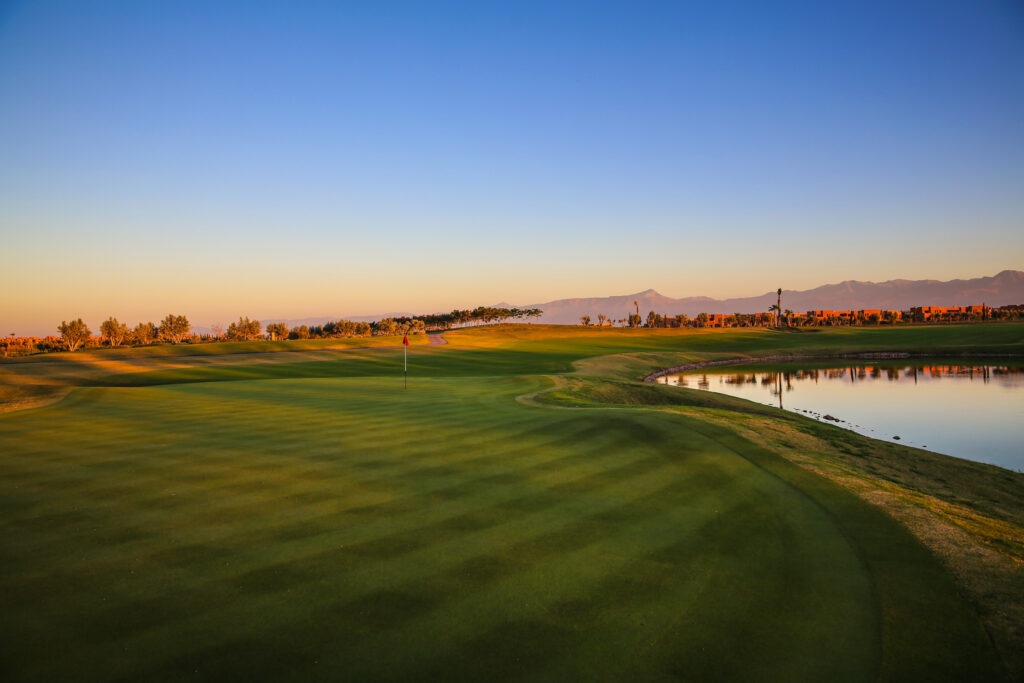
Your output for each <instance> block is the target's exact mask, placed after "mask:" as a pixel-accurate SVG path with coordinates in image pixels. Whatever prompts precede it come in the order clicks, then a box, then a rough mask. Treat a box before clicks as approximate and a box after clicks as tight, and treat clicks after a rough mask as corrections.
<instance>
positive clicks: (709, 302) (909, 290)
mask: <svg viewBox="0 0 1024 683" xmlns="http://www.w3.org/2000/svg"><path fill="white" fill-rule="evenodd" d="M775 300H776V293H775V292H774V291H772V292H767V293H765V294H761V295H759V296H750V297H740V298H733V299H713V298H711V297H706V296H689V297H682V298H679V299H674V298H672V297H669V296H665V295H663V294H660V293H658V292H656V291H654V290H653V289H648V290H646V291H643V292H637V293H635V294H623V295H620V296H605V297H589V298H580V299H556V300H555V301H546V302H543V303H535V304H528V305H525V306H523V305H521V306H519V308H539V309H541V310H542V311H544V315H543V316H541V317H540V318H539V319H536V320H537V321H538V322H542V323H552V324H573V323H578V322H579V319H580V316H583V315H589V316H590V317H591V318H592V319H593V320H594V322H596V321H597V316H598V314H599V313H603V314H604V315H606V316H608V317H609V318H610V319H612V320H620V319H622V318H625V317H626V316H627V315H629V314H630V313H631V312H633V311H635V310H636V308H635V306H634V304H633V302H634V301H636V302H637V303H638V305H639V306H640V314H641V315H642V316H646V315H647V312H648V311H656V312H658V313H661V314H663V315H679V314H680V313H685V314H686V315H688V316H691V317H693V316H695V315H697V314H698V313H757V312H760V311H767V310H768V307H769V306H771V305H772V304H774V303H775ZM981 303H984V304H988V305H989V306H1003V305H1006V304H1024V271H1019V270H1004V271H1002V272H1001V273H999V274H998V275H993V276H991V277H979V278H972V279H969V280H948V281H945V282H943V281H940V280H887V281H886V282H862V281H860V280H846V281H844V282H840V283H838V284H833V285H822V286H821V287H815V288H814V289H806V290H800V291H795V290H789V289H783V290H782V308H783V309H790V310H792V311H796V312H803V311H809V310H813V309H831V310H860V309H865V308H867V309H871V308H881V309H886V310H899V311H903V310H907V309H909V308H910V307H912V306H965V305H968V304H981ZM493 305H494V306H496V307H503V308H510V307H512V304H508V303H505V302H502V303H499V304H493ZM419 313H422V311H419ZM411 315H414V313H412V312H406V311H402V312H392V313H381V314H379V315H363V316H345V315H339V316H325V317H318V318H301V319H298V318H296V319H290V320H277V319H269V318H268V319H266V320H264V323H267V322H284V323H285V324H287V325H288V326H289V327H297V326H299V325H322V324H324V323H325V322H328V321H330V320H340V319H346V320H355V321H366V322H370V321H374V320H381V319H382V318H389V317H396V316H411ZM197 329H199V328H197ZM202 329H204V330H205V328H202Z"/></svg>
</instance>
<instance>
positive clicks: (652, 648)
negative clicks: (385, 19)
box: [0, 323, 1024, 681]
mask: <svg viewBox="0 0 1024 683" xmlns="http://www.w3.org/2000/svg"><path fill="white" fill-rule="evenodd" d="M410 341H411V342H412V345H411V346H410V347H409V349H408V388H404V384H403V352H404V350H403V348H402V346H401V338H400V337H398V338H394V337H374V338H372V339H369V340H368V339H348V340H307V341H292V342H288V341H285V342H252V343H244V342H240V343H234V344H227V343H222V344H210V345H186V344H183V345H162V346H154V347H140V348H125V349H110V350H104V349H96V350H87V351H81V352H77V353H74V354H69V353H59V354H46V355H39V356H30V357H24V358H17V359H7V360H3V361H0V402H3V403H2V405H0V410H3V412H0V506H2V514H0V537H2V539H3V541H2V544H0V594H2V595H3V601H2V607H0V610H2V612H0V677H2V678H3V680H6V681H69V680H88V681H92V680H97V681H98V680H147V681H183V680H218V681H220V680H238V681H248V680H274V681H282V680H296V681H307V680H325V681H336V680H351V681H364V680H410V679H416V680H433V681H437V680H472V681H479V680H524V679H526V680H550V681H565V680H643V681H648V680H692V681H711V680H721V681H740V680H757V681H876V680H883V681H918V680H919V681H937V680H958V681H1003V680H1017V679H1019V678H1021V677H1024V655H1022V654H1021V653H1022V652H1024V632H1022V628H1024V627H1022V626H1021V624H1022V623H1024V571H1022V568H1024V474H1021V473H1018V472H1012V471H1010V470H1006V469H1002V468H999V467H995V466H992V465H985V464H981V463H975V462H969V461H966V460H961V459H957V458H952V457H948V456H945V455H940V454H936V453H931V452H927V451H923V450H918V449H914V448H909V447H906V446H902V445H899V444H895V443H884V442H881V441H876V440H873V439H870V438H867V437H864V436H861V435H858V434H854V433H852V432H849V431H846V430H843V429H840V428H839V427H835V426H831V425H828V424H823V423H821V422H817V421H815V420H812V419H809V418H806V417H802V416H799V415H795V414H793V413H788V412H784V411H782V410H778V409H776V408H772V407H769V406H765V405H762V404H757V403H752V402H748V401H743V400H740V399H735V398H730V397H727V396H722V395H718V394H715V393H713V392H708V391H699V390H695V389H686V388H678V387H668V386H662V385H657V384H653V383H651V382H645V381H643V378H645V377H648V376H650V375H651V374H652V373H656V372H658V371H659V370H662V369H665V368H671V367H677V366H682V365H684V364H687V363H694V362H699V361H720V360H726V359H742V358H754V357H772V358H774V357H777V356H780V355H781V356H785V355H804V356H834V355H839V354H864V353H874V354H884V353H893V352H907V353H915V354H935V355H943V356H945V357H950V356H961V355H965V356H971V355H973V356H978V357H983V356H987V357H1001V358H1008V357H1018V358H1020V357H1022V356H1024V324H1018V323H991V324H974V325H945V326H923V325H922V326H907V327H864V328H856V327H844V328H815V329H808V330H783V329H770V328H752V329H724V330H711V329H693V328H689V329H650V330H649V329H636V330H633V329H622V328H608V329H600V328H585V327H572V326H549V325H498V326H483V327H478V328H466V329H458V330H452V331H448V332H444V333H443V334H442V333H432V334H431V336H429V337H428V336H427V335H418V336H415V337H410Z"/></svg>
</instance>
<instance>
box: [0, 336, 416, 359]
mask: <svg viewBox="0 0 1024 683" xmlns="http://www.w3.org/2000/svg"><path fill="white" fill-rule="evenodd" d="M401 343H402V337H400V336H398V337H394V336H392V337H352V338H343V339H288V340H282V341H265V340H261V341H249V342H245V341H239V342H210V343H205V344H156V345H153V346H120V347H116V348H96V349H83V350H80V351H75V352H74V353H68V352H60V353H40V354H33V355H31V356H12V357H11V358H0V364H3V363H11V364H16V363H52V362H73V363H78V362H84V361H88V362H98V361H108V360H122V359H134V358H180V357H186V356H223V355H228V354H234V353H282V352H289V351H292V352H294V351H344V350H349V349H354V348H363V347H383V346H398V345H400V344H401ZM427 343H429V340H428V339H427V336H426V335H422V334H419V335H416V334H414V335H411V336H410V337H409V344H410V345H413V346H419V345H422V344H427Z"/></svg>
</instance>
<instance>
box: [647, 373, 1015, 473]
mask: <svg viewBox="0 0 1024 683" xmlns="http://www.w3.org/2000/svg"><path fill="white" fill-rule="evenodd" d="M808 365H810V363H809V364H808ZM813 365H815V367H807V366H803V367H801V366H799V365H796V364H782V365H781V366H779V365H776V368H778V369H773V370H753V369H743V368H735V367H734V368H722V369H720V370H714V369H711V368H709V369H707V370H703V371H697V372H693V373H687V374H678V375H669V376H666V377H662V378H660V379H659V380H658V381H659V382H661V383H663V384H670V385H676V386H682V387H690V388H694V387H695V388H697V389H704V390H713V391H717V392H721V393H725V394H729V395H733V396H739V397H741V398H746V399H749V400H755V401H759V402H763V403H768V404H769V405H773V406H776V407H778V408H782V409H785V410H792V411H796V412H800V413H803V414H806V415H809V416H812V417H815V418H818V419H828V421H830V422H834V423H837V424H840V425H841V426H844V427H847V428H849V429H853V430H854V431H857V432H860V433H863V434H867V435H869V436H875V437H877V438H886V439H899V440H900V441H901V442H903V443H907V444H910V445H915V446H919V447H927V446H930V447H931V449H933V450H939V451H941V452H945V453H950V454H952V455H957V456H960V457H964V458H969V459H972V460H979V461H982V462H992V463H995V464H999V465H1002V466H1004V467H1010V468H1011V469H1015V470H1024V453H1022V448H1021V446H1020V445H1019V442H1020V438H1019V432H1020V425H1021V424H1024V401H1022V400H1021V398H1022V394H1020V393H1019V391H1018V390H1019V389H1020V388H1022V387H1024V367H1022V366H1020V365H1010V364H1006V365H982V364H977V363H969V364H968V363H948V362H943V363H939V362H928V363H926V362H918V363H908V362H907V361H885V362H875V363H862V364H858V363H851V362H849V361H847V362H840V363H825V362H817V363H813Z"/></svg>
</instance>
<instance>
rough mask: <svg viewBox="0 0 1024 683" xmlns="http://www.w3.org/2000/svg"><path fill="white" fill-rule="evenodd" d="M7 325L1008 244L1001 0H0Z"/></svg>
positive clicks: (925, 264)
mask: <svg viewBox="0 0 1024 683" xmlns="http://www.w3.org/2000/svg"><path fill="white" fill-rule="evenodd" d="M0 236H2V249H0V269H2V272H3V276H4V278H3V282H4V284H3V287H2V293H0V325H3V326H6V327H10V328H11V329H10V330H7V329H4V330H3V332H4V333H6V332H8V331H16V332H24V333H49V332H51V331H52V330H53V327H54V326H55V325H56V324H57V323H58V322H59V321H60V320H61V319H66V318H70V317H78V316H83V317H85V318H86V321H87V322H90V323H91V324H92V325H93V328H94V329H95V328H96V327H97V326H98V323H99V321H100V320H101V319H103V318H105V317H106V316H107V315H115V316H118V317H119V318H120V319H121V320H122V321H126V322H128V323H130V324H134V323H135V322H138V321H139V320H144V319H145V320H148V319H156V318H159V317H162V316H163V315H165V314H166V313H167V312H168V311H173V312H176V313H184V314H186V315H189V316H190V318H191V319H193V321H194V322H197V323H199V324H204V323H206V324H208V323H215V322H225V321H227V320H230V319H233V318H236V317H237V316H238V315H251V316H257V317H262V318H264V319H266V318H271V317H290V318H294V317H301V316H307V315H344V314H352V315H355V314H364V313H365V314H369V313H378V312H383V311H391V310H423V311H429V310H438V309H450V308H452V307H455V306H459V307H463V306H471V305H477V304H489V303H495V302H498V301H502V300H504V301H509V302H512V303H515V304H526V303H533V302H537V301H544V300H548V299H554V298H560V297H567V296H600V295H610V294H625V293H630V292H634V291H639V290H642V289H646V288H648V287H654V288H656V289H658V290H659V291H661V292H662V293H664V294H668V295H671V296H688V295H701V294H703V295H709V296H729V295H753V294H758V293H762V292H765V291H768V290H772V289H775V288H776V287H778V286H782V287H785V288H787V289H803V288H809V287H813V286H816V285H819V284H824V283H826V282H836V281H839V280H843V279H848V278H852V279H870V280H883V279H889V278H894V277H908V278H918V277H921V278H923V277H930V278H937V279H949V278H953V277H972V276H980V275H990V274H994V273H996V272H998V271H999V270H1002V269H1004V268H1022V267H1024V4H1022V3H1020V2H1010V1H1006V2H985V1H978V2H966V1H965V2H938V1H930V2H898V1H896V0H890V1H887V2H864V1H858V2H849V3H845V2H804V3H785V2H749V3H730V2H710V3H708V2H705V3H684V2H671V3H638V2H628V3H627V2H622V3H595V2H581V3H555V2H550V1H549V2H536V3H532V2H509V3H503V4H502V3H491V2H465V3H447V2H418V3H383V2H382V3H378V2H358V3H340V2H323V3H285V2H281V3H260V2H237V3H223V4H219V3H214V2H196V3H190V2H102V1H100V2H67V3H51V2H25V3H20V2H13V3H12V2H4V3H2V4H0Z"/></svg>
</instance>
